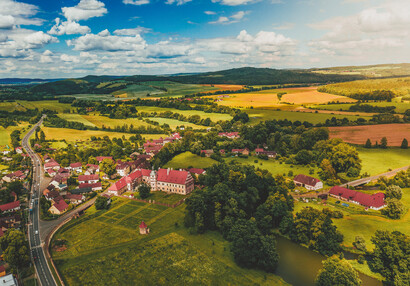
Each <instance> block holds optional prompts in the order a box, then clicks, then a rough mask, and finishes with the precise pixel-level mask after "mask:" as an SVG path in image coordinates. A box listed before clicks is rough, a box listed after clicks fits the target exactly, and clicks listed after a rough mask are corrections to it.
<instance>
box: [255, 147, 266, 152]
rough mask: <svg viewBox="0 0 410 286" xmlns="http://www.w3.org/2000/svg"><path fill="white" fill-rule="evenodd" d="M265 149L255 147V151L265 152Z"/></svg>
mask: <svg viewBox="0 0 410 286" xmlns="http://www.w3.org/2000/svg"><path fill="white" fill-rule="evenodd" d="M263 151H264V150H263V148H256V149H255V152H263Z"/></svg>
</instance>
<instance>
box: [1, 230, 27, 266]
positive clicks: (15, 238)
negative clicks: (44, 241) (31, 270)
mask: <svg viewBox="0 0 410 286" xmlns="http://www.w3.org/2000/svg"><path fill="white" fill-rule="evenodd" d="M0 246H1V249H2V250H3V254H4V260H5V261H6V262H7V263H8V264H10V266H11V267H13V268H20V267H24V266H26V265H28V263H29V262H30V257H29V251H28V249H29V248H28V243H27V241H26V240H25V237H24V234H23V233H22V232H21V231H19V230H17V229H13V228H10V229H9V230H7V231H6V233H5V234H4V236H3V237H1V238H0Z"/></svg>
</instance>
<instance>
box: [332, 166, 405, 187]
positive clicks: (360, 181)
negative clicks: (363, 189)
mask: <svg viewBox="0 0 410 286" xmlns="http://www.w3.org/2000/svg"><path fill="white" fill-rule="evenodd" d="M408 168H410V166H405V167H401V168H398V169H395V170H392V171H389V172H386V173H383V174H379V175H376V176H371V177H367V178H362V179H358V180H355V181H351V182H348V183H346V184H343V185H340V186H341V187H346V186H351V187H356V186H360V185H364V184H367V183H369V182H371V181H374V180H377V179H378V178H380V177H392V176H394V175H396V174H397V173H398V172H400V171H406V170H407V169H408Z"/></svg>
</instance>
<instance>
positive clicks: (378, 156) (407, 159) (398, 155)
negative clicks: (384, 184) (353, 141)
mask: <svg viewBox="0 0 410 286" xmlns="http://www.w3.org/2000/svg"><path fill="white" fill-rule="evenodd" d="M357 150H358V151H359V157H360V159H362V172H363V173H364V172H367V173H369V174H370V175H377V174H382V173H384V172H387V171H388V170H389V169H392V170H393V169H397V168H400V167H404V166H406V165H410V149H399V148H388V149H366V148H363V147H357Z"/></svg>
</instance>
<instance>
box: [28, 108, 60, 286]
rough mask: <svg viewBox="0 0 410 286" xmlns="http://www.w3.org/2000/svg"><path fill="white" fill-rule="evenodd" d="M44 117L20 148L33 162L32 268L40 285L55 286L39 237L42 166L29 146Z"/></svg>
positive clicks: (31, 213) (29, 232) (30, 233)
mask: <svg viewBox="0 0 410 286" xmlns="http://www.w3.org/2000/svg"><path fill="white" fill-rule="evenodd" d="M44 117H45V115H43V117H42V118H41V120H40V121H39V122H38V123H37V124H36V125H34V126H33V128H32V129H31V130H30V131H29V132H28V133H27V134H26V136H24V138H23V140H22V146H23V148H24V149H25V150H26V152H27V154H28V155H29V156H30V158H31V160H32V162H33V182H32V184H31V200H30V202H29V205H30V206H31V209H32V211H30V215H29V222H30V223H29V227H28V237H29V244H30V251H31V257H32V259H33V263H34V267H35V269H36V274H37V277H38V279H39V281H40V285H43V286H46V285H47V286H48V285H52V286H54V285H57V284H56V282H55V280H54V277H53V275H52V273H51V270H50V267H49V266H48V263H47V260H46V257H45V254H44V249H43V247H42V240H41V237H40V208H39V198H40V196H41V193H40V186H41V176H42V173H43V172H42V164H41V160H40V158H39V157H38V155H37V154H36V153H34V151H33V150H32V149H31V147H30V145H29V139H30V137H31V135H33V133H34V132H35V130H36V128H37V127H39V126H40V125H41V124H42V123H43V119H44Z"/></svg>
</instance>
